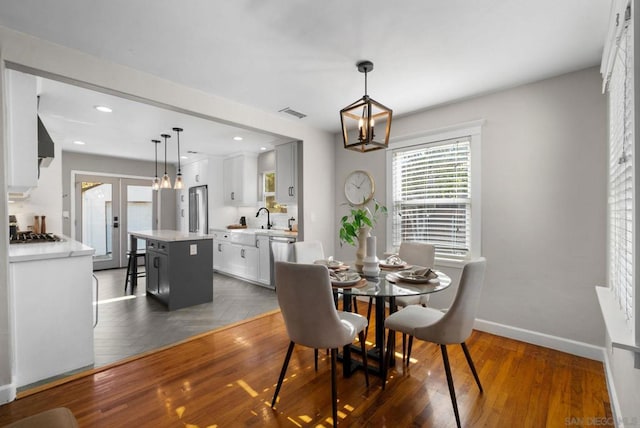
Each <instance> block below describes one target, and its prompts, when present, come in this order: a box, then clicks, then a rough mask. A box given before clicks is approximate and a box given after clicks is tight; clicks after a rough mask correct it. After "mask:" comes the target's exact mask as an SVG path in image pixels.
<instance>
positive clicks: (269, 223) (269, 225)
mask: <svg viewBox="0 0 640 428" xmlns="http://www.w3.org/2000/svg"><path fill="white" fill-rule="evenodd" d="M262 210H265V211H266V212H267V229H271V226H272V225H271V217H270V214H271V213H270V212H269V210H268V209H267V208H265V207H262V208H260V209H259V210H258V212H257V213H256V217H258V216H259V215H260V211H262ZM262 227H263V228H264V226H262Z"/></svg>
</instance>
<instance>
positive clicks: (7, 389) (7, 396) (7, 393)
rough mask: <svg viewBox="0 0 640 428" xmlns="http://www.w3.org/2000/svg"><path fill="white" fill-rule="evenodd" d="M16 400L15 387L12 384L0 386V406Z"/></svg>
mask: <svg viewBox="0 0 640 428" xmlns="http://www.w3.org/2000/svg"><path fill="white" fill-rule="evenodd" d="M15 399H16V386H15V385H14V384H12V383H10V384H7V385H0V405H1V404H5V403H9V402H11V401H13V400H15Z"/></svg>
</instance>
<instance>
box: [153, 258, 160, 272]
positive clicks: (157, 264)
mask: <svg viewBox="0 0 640 428" xmlns="http://www.w3.org/2000/svg"><path fill="white" fill-rule="evenodd" d="M153 267H154V268H156V269H157V268H159V267H160V258H159V257H154V258H153Z"/></svg>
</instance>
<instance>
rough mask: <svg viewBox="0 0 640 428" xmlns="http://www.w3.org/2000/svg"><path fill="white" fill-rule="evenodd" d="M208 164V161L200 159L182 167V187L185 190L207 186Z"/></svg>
mask: <svg viewBox="0 0 640 428" xmlns="http://www.w3.org/2000/svg"><path fill="white" fill-rule="evenodd" d="M208 164H209V160H208V159H200V160H198V161H195V162H191V163H187V164H183V165H182V180H183V181H184V187H185V188H186V189H189V187H193V186H201V185H203V184H208V181H207V179H208V173H207V171H208Z"/></svg>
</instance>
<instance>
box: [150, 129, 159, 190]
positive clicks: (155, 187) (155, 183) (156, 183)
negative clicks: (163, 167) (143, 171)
mask: <svg viewBox="0 0 640 428" xmlns="http://www.w3.org/2000/svg"><path fill="white" fill-rule="evenodd" d="M151 142H152V143H153V145H154V146H155V149H156V175H155V176H154V177H153V181H151V188H152V189H153V190H159V189H160V179H159V178H158V144H160V140H151Z"/></svg>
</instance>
